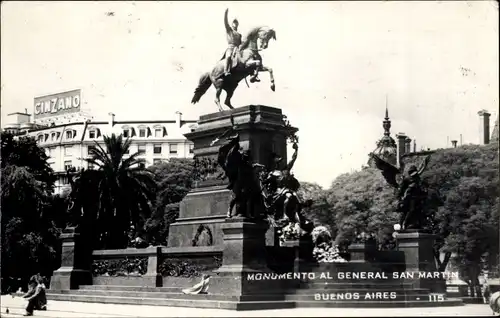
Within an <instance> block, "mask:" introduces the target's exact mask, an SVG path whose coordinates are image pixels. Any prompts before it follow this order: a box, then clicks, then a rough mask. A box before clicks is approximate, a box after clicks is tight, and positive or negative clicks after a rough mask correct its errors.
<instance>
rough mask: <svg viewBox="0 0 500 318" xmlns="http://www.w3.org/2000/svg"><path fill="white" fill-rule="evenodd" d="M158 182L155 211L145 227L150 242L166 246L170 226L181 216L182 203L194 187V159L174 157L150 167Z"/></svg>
mask: <svg viewBox="0 0 500 318" xmlns="http://www.w3.org/2000/svg"><path fill="white" fill-rule="evenodd" d="M148 169H149V170H150V171H151V172H152V173H153V174H154V179H155V182H156V184H157V194H156V199H155V203H154V206H153V214H152V215H151V217H150V218H149V219H147V221H146V223H145V226H144V230H145V235H146V239H147V241H149V242H151V243H153V244H162V245H166V243H167V237H168V228H169V226H170V224H171V223H172V222H174V221H175V219H177V217H178V216H179V202H180V201H182V199H183V198H184V196H185V195H186V194H187V193H188V192H189V190H190V189H191V188H192V186H193V177H194V161H193V160H192V159H181V158H179V159H177V158H172V159H170V160H169V161H166V162H162V163H160V164H158V165H153V166H151V167H149V168H148Z"/></svg>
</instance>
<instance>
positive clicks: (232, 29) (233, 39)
mask: <svg viewBox="0 0 500 318" xmlns="http://www.w3.org/2000/svg"><path fill="white" fill-rule="evenodd" d="M228 11H229V9H226V12H225V13H224V26H225V27H226V37H227V44H228V47H227V49H226V53H225V54H224V58H225V61H226V68H225V72H224V76H229V75H231V64H232V61H233V56H234V55H235V54H236V53H237V49H238V48H239V46H240V45H241V34H240V33H239V32H238V26H239V22H238V20H236V19H234V20H233V23H232V24H231V25H229V22H228V18H227V14H228Z"/></svg>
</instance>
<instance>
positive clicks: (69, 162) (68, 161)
mask: <svg viewBox="0 0 500 318" xmlns="http://www.w3.org/2000/svg"><path fill="white" fill-rule="evenodd" d="M71 168H72V165H71V160H66V161H64V170H69V169H71Z"/></svg>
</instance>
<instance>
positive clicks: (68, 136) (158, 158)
mask: <svg viewBox="0 0 500 318" xmlns="http://www.w3.org/2000/svg"><path fill="white" fill-rule="evenodd" d="M30 116H31V115H30V114H28V113H27V112H26V113H13V114H9V115H8V121H9V123H8V124H7V125H5V126H4V130H5V131H9V132H11V133H13V134H15V135H27V136H31V137H34V138H35V139H36V140H37V143H38V145H39V146H41V147H42V148H44V149H45V151H46V154H47V155H48V156H49V160H48V162H49V164H50V166H51V167H52V169H53V170H54V172H55V174H56V175H57V176H58V180H57V181H56V184H55V193H60V192H61V191H62V190H63V188H65V187H68V180H67V174H66V171H67V170H68V169H69V170H73V169H72V168H76V169H77V170H78V169H80V168H85V169H93V168H94V167H92V166H89V163H87V162H86V161H85V159H86V158H88V156H89V149H91V148H92V147H96V144H99V145H101V146H103V145H104V139H103V136H106V135H107V136H110V135H111V134H115V135H120V134H121V135H122V136H123V137H125V138H129V139H130V141H131V145H130V149H129V153H135V152H140V153H141V155H140V157H139V158H142V159H144V160H145V165H146V166H149V165H154V164H158V163H160V162H162V161H164V160H168V159H170V158H192V157H193V143H192V142H190V141H189V140H187V139H186V138H185V137H184V134H185V133H187V132H190V131H192V130H193V129H195V127H196V120H183V119H182V114H181V113H180V112H176V117H175V119H172V120H160V119H158V120H148V121H139V120H125V121H119V120H116V118H115V115H114V114H112V113H110V114H109V117H108V120H107V121H94V120H92V119H91V118H89V116H88V115H85V114H83V113H80V114H79V116H76V115H75V114H71V115H68V114H66V115H64V116H62V117H59V118H58V120H53V121H48V122H44V123H43V124H39V122H40V121H37V120H35V121H33V122H30ZM44 120H45V121H47V118H44Z"/></svg>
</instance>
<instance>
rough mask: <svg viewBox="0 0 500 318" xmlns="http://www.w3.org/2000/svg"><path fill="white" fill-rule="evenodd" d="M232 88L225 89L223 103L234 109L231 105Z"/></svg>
mask: <svg viewBox="0 0 500 318" xmlns="http://www.w3.org/2000/svg"><path fill="white" fill-rule="evenodd" d="M233 94H234V89H226V100H225V101H224V104H225V105H226V106H227V107H229V109H234V107H233V105H231V98H232V97H233Z"/></svg>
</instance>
